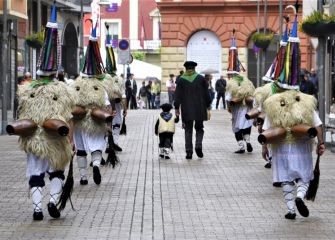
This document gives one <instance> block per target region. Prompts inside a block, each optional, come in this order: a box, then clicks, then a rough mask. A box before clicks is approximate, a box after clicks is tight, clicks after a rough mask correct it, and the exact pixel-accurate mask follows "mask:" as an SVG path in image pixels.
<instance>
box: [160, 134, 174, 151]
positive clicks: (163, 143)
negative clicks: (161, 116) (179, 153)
mask: <svg viewBox="0 0 335 240" xmlns="http://www.w3.org/2000/svg"><path fill="white" fill-rule="evenodd" d="M158 136H159V147H160V148H171V149H172V142H173V133H172V132H163V133H160V134H159V135H158Z"/></svg>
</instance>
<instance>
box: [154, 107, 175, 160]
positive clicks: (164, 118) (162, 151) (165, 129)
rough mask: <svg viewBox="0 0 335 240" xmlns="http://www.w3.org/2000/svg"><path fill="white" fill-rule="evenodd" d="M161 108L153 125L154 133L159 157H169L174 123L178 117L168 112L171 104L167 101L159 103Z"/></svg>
mask: <svg viewBox="0 0 335 240" xmlns="http://www.w3.org/2000/svg"><path fill="white" fill-rule="evenodd" d="M161 109H162V110H163V111H162V112H161V113H160V114H159V117H158V119H157V122H156V125H155V134H156V135H158V136H159V157H160V158H164V159H170V156H169V153H170V149H173V148H172V143H173V134H174V132H175V124H176V123H178V122H179V117H178V116H173V115H172V113H170V110H171V109H172V105H171V104H169V103H165V104H163V105H161Z"/></svg>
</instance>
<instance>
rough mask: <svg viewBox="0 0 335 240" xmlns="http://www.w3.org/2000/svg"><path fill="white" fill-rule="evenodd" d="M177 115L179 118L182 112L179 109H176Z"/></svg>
mask: <svg viewBox="0 0 335 240" xmlns="http://www.w3.org/2000/svg"><path fill="white" fill-rule="evenodd" d="M175 114H176V116H177V117H178V116H179V115H180V110H179V109H176V111H175Z"/></svg>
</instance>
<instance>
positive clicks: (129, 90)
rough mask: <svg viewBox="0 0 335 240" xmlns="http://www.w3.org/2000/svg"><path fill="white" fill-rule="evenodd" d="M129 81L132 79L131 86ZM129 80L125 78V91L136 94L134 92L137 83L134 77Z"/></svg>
mask: <svg viewBox="0 0 335 240" xmlns="http://www.w3.org/2000/svg"><path fill="white" fill-rule="evenodd" d="M131 81H133V88H131ZM131 81H130V80H129V79H127V81H126V93H127V94H132V95H134V96H136V94H137V84H136V81H135V80H134V79H132V80H131Z"/></svg>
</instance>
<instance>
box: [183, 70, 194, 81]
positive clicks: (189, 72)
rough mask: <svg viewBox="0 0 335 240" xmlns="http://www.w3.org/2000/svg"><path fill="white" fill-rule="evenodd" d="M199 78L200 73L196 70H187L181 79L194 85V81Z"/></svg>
mask: <svg viewBox="0 0 335 240" xmlns="http://www.w3.org/2000/svg"><path fill="white" fill-rule="evenodd" d="M197 76H198V73H197V72H196V71H194V70H186V72H185V73H184V74H183V76H181V78H183V79H185V80H186V81H188V82H190V83H192V82H193V81H194V79H195V78H196V77H197Z"/></svg>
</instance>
